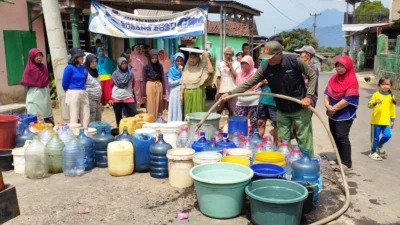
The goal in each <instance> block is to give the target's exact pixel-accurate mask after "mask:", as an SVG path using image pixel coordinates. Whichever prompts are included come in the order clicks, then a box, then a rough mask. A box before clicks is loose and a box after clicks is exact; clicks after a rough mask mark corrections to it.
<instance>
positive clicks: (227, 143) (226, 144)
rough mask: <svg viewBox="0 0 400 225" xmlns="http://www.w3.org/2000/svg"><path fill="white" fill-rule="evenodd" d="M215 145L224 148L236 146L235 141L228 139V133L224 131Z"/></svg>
mask: <svg viewBox="0 0 400 225" xmlns="http://www.w3.org/2000/svg"><path fill="white" fill-rule="evenodd" d="M217 147H219V148H222V149H226V148H236V147H237V146H236V145H235V143H233V142H232V141H230V140H229V138H228V134H227V133H224V135H223V138H222V141H220V142H218V143H217Z"/></svg>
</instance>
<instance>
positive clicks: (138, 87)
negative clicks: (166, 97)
mask: <svg viewBox="0 0 400 225" xmlns="http://www.w3.org/2000/svg"><path fill="white" fill-rule="evenodd" d="M146 90H147V87H146ZM133 91H134V92H135V96H136V101H137V102H136V103H137V105H141V104H144V100H143V98H142V96H143V81H137V80H135V87H134V88H133ZM146 95H147V91H146ZM161 95H162V93H161ZM161 97H162V96H161Z"/></svg>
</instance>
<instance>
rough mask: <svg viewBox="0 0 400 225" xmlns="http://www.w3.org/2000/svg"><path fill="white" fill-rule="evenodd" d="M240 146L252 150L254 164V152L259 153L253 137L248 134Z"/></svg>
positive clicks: (251, 161)
mask: <svg viewBox="0 0 400 225" xmlns="http://www.w3.org/2000/svg"><path fill="white" fill-rule="evenodd" d="M240 148H244V149H248V150H251V152H252V156H251V158H250V163H251V164H253V162H254V154H256V153H257V146H256V145H255V144H253V143H251V138H250V137H249V136H247V137H246V138H245V139H244V141H243V142H242V144H241V146H240Z"/></svg>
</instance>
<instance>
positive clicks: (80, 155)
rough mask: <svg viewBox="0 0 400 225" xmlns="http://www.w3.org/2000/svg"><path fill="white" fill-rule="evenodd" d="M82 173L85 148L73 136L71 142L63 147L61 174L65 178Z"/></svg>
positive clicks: (83, 170)
mask: <svg viewBox="0 0 400 225" xmlns="http://www.w3.org/2000/svg"><path fill="white" fill-rule="evenodd" d="M84 172H85V148H84V147H83V145H82V144H81V143H80V141H79V140H78V139H77V138H76V137H75V136H71V141H70V142H69V143H68V144H67V145H66V146H65V147H64V152H63V173H64V175H65V176H68V177H75V176H80V175H82V174H83V173H84Z"/></svg>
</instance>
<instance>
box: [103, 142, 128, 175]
mask: <svg viewBox="0 0 400 225" xmlns="http://www.w3.org/2000/svg"><path fill="white" fill-rule="evenodd" d="M107 154H108V172H109V173H110V175H111V176H117V177H119V176H126V175H129V174H132V173H133V169H134V161H133V156H134V152H133V145H132V142H130V141H114V142H111V143H109V144H108V148H107Z"/></svg>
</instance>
